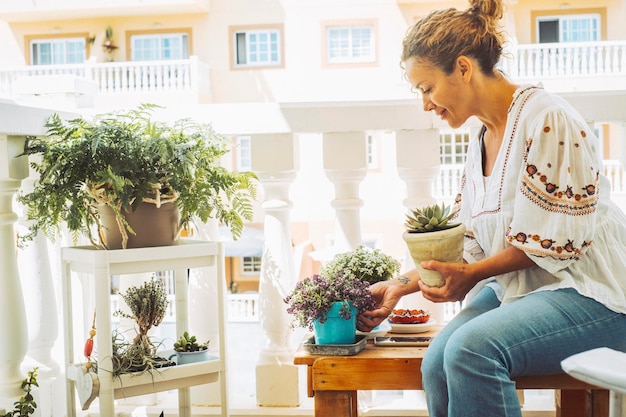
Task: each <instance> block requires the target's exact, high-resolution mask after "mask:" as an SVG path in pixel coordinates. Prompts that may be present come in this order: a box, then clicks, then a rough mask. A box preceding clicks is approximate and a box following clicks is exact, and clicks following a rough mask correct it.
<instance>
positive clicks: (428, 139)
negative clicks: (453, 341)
mask: <svg viewBox="0 0 626 417" xmlns="http://www.w3.org/2000/svg"><path fill="white" fill-rule="evenodd" d="M396 152H397V156H396V160H397V166H398V175H399V176H400V178H401V179H402V180H403V181H404V182H405V183H406V189H407V195H406V198H405V199H404V201H403V204H404V206H405V207H406V209H407V210H409V209H411V208H414V207H420V206H424V205H427V204H433V203H435V202H437V201H435V198H434V197H433V183H434V181H435V178H436V177H437V175H438V174H439V165H440V162H439V131H438V130H437V129H423V130H399V131H396ZM406 253H407V255H406V264H405V265H404V270H409V269H413V268H415V264H414V263H413V260H412V259H411V255H410V253H409V251H408V249H407V252H406ZM401 302H402V303H403V304H404V305H405V307H406V308H422V309H425V310H429V311H430V313H431V316H432V317H433V319H435V320H437V322H438V323H443V320H444V311H445V308H444V304H441V303H433V302H431V301H428V300H426V299H425V298H424V297H423V296H422V294H421V293H417V294H411V295H409V296H406V297H404V298H403V300H402V301H401Z"/></svg>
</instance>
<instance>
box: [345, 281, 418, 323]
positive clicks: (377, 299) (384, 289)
mask: <svg viewBox="0 0 626 417" xmlns="http://www.w3.org/2000/svg"><path fill="white" fill-rule="evenodd" d="M418 279H419V277H418V276H417V272H416V271H415V270H412V271H410V272H408V273H406V274H404V275H401V276H399V277H398V278H394V279H392V280H388V281H381V282H377V283H376V284H374V285H372V286H370V291H371V293H372V298H373V299H374V303H375V308H374V309H373V310H370V311H366V312H364V313H362V314H359V316H358V317H357V324H356V327H357V328H358V329H359V330H361V331H363V332H369V331H371V330H372V329H373V328H374V327H376V326H378V325H379V324H380V323H382V322H383V321H384V320H385V319H386V318H387V316H389V315H390V314H391V312H392V311H393V309H394V308H395V306H396V305H397V304H398V301H400V298H402V296H404V295H406V294H410V293H412V292H416V291H419V286H418V283H417V281H418Z"/></svg>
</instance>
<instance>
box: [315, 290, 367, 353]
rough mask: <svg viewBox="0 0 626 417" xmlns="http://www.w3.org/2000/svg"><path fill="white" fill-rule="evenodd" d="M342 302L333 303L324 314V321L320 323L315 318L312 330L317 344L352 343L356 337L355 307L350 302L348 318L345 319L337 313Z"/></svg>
mask: <svg viewBox="0 0 626 417" xmlns="http://www.w3.org/2000/svg"><path fill="white" fill-rule="evenodd" d="M342 305H343V303H342V302H340V301H337V302H335V303H333V305H332V306H331V307H330V310H329V311H328V313H327V314H326V321H325V322H324V323H320V322H319V320H315V322H314V323H313V332H314V334H315V343H316V344H318V345H348V344H353V343H354V341H355V337H356V315H357V309H356V308H354V307H352V304H350V318H349V319H346V318H343V317H341V316H340V315H339V312H340V311H341V307H342Z"/></svg>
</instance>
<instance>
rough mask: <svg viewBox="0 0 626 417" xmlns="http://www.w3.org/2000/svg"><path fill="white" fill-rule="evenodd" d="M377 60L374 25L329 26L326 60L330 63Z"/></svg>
mask: <svg viewBox="0 0 626 417" xmlns="http://www.w3.org/2000/svg"><path fill="white" fill-rule="evenodd" d="M375 61H376V48H375V42H374V26H373V25H358V26H327V27H326V62H327V63H329V64H345V63H348V64H353V63H369V62H375Z"/></svg>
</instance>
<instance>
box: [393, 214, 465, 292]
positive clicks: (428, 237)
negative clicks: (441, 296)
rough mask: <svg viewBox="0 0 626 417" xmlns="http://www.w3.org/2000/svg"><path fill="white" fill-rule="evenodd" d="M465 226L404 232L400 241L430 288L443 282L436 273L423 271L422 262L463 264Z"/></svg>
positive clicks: (423, 280) (439, 285)
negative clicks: (432, 230)
mask: <svg viewBox="0 0 626 417" xmlns="http://www.w3.org/2000/svg"><path fill="white" fill-rule="evenodd" d="M464 234H465V225H463V224H460V225H458V226H456V227H453V228H451V229H446V230H439V231H436V232H426V233H409V232H404V233H403V234H402V239H404V241H405V242H406V245H407V247H408V249H409V252H410V253H411V258H413V262H415V267H416V268H417V270H418V272H419V274H420V278H421V280H422V282H423V283H424V284H426V285H428V286H430V287H441V286H442V285H443V284H444V280H443V278H442V277H441V274H440V273H439V272H437V271H431V270H427V269H424V268H422V267H421V266H420V263H421V262H423V261H428V260H430V259H434V260H436V261H441V262H463V237H464Z"/></svg>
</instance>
